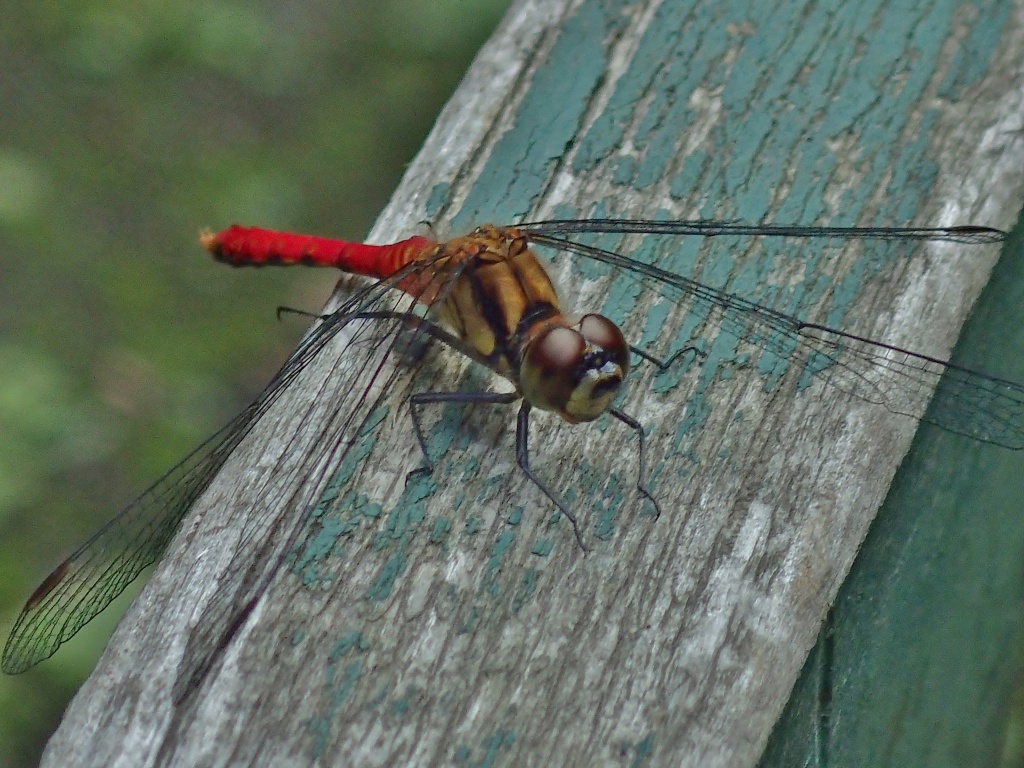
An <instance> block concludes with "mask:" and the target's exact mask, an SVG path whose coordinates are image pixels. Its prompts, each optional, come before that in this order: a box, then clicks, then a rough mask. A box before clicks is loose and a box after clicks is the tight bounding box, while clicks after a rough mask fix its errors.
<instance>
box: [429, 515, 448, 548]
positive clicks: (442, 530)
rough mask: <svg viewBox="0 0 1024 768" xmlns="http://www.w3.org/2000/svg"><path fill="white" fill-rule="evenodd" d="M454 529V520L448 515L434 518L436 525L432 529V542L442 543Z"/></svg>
mask: <svg viewBox="0 0 1024 768" xmlns="http://www.w3.org/2000/svg"><path fill="white" fill-rule="evenodd" d="M451 530H452V521H451V520H449V519H448V518H446V517H438V518H437V519H436V520H434V527H433V528H431V530H430V543H431V544H440V543H442V542H443V541H445V540H446V539H447V538H448V534H449V533H451Z"/></svg>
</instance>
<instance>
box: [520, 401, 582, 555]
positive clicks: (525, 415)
mask: <svg viewBox="0 0 1024 768" xmlns="http://www.w3.org/2000/svg"><path fill="white" fill-rule="evenodd" d="M529 443H530V404H529V403H527V402H526V401H523V404H522V405H521V406H520V407H519V418H518V419H517V420H516V462H517V463H518V464H519V468H520V469H521V470H522V471H523V474H524V475H526V476H527V477H528V478H529V479H530V481H531V482H532V483H533V484H534V485H536V486H537V487H538V488H540V489H541V490H542V491H543V492H544V495H545V496H547V497H548V498H549V499H550V500H551V503H552V504H554V505H555V506H556V507H558V511H559V512H561V513H562V514H563V515H565V519H566V520H568V521H569V523H570V524H571V525H572V532H573V533H574V534H575V536H576V542H577V543H578V544H579V545H580V549H582V550H583V551H584V552H589V551H590V547H588V546H587V544H586V542H584V541H583V535H582V534H581V533H580V526H579V524H578V523H577V522H576V515H574V514H573V513H572V510H571V509H569V505H568V504H566V503H565V500H564V499H562V498H561V497H560V496H559V495H558V494H556V493H555V492H554V491H552V490H551V489H550V488H548V487H547V485H545V484H544V481H543V480H541V479H540V477H538V476H537V474H536V473H535V472H534V471H533V470H532V469H530V445H529Z"/></svg>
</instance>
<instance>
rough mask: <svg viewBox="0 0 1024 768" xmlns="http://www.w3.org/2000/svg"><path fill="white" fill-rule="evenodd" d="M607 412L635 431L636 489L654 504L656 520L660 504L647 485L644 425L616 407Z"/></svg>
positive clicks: (659, 514)
mask: <svg viewBox="0 0 1024 768" xmlns="http://www.w3.org/2000/svg"><path fill="white" fill-rule="evenodd" d="M608 413H610V414H611V415H612V416H614V417H615V418H616V419H618V420H619V421H621V422H622V423H623V424H625V425H626V426H627V427H629V428H630V429H632V430H633V431H634V432H636V436H637V439H638V440H639V441H640V471H639V474H638V475H637V478H636V489H637V490H638V491H639V492H640V494H641V495H642V496H644V497H645V498H646V499H647V500H648V501H650V502H651V504H653V505H654V519H655V520H657V519H658V518H659V517H661V505H660V504H658V500H657V499H656V498H654V494H652V493H651V490H650V489H649V488H648V487H647V438H646V437H645V436H644V425H643V424H641V423H640V422H639V421H637V420H636V419H634V418H633V417H632V416H630V415H629V414H628V413H625V412H624V411H620V410H619V409H618V408H609V409H608Z"/></svg>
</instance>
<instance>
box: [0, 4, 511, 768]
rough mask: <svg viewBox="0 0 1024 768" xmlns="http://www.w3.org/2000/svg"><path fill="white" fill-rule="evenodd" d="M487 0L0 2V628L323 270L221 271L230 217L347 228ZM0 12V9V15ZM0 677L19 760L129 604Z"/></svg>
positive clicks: (381, 195)
mask: <svg viewBox="0 0 1024 768" xmlns="http://www.w3.org/2000/svg"><path fill="white" fill-rule="evenodd" d="M505 5H506V2H505V0H444V1H443V2H442V1H440V0H391V1H389V2H380V3H356V2H341V3H337V2H334V3H325V2H315V0H311V1H310V2H306V3H300V4H294V3H288V4H280V3H269V2H258V3H249V4H242V3H237V2H224V1H221V0H206V1H205V2H199V3H183V2H176V1H171V0H133V2H130V3H129V2H124V0H120V1H118V0H114V1H113V2H111V0H105V1H104V2H99V1H98V0H77V2H70V3H61V4H58V5H51V4H45V3H36V4H30V3H20V4H13V3H0V9H2V12H3V16H4V18H5V23H4V25H2V27H0V63H2V72H0V532H2V537H3V539H2V541H3V545H2V546H0V574H2V577H3V578H2V579H0V618H2V619H3V621H2V625H3V631H4V632H5V633H6V631H7V628H9V626H10V624H11V622H12V621H13V618H14V615H15V614H16V612H17V611H18V609H19V608H20V606H21V603H22V601H23V600H24V598H25V597H26V596H27V595H28V594H29V592H30V591H31V590H32V588H33V586H34V585H35V583H36V582H37V581H38V580H39V579H40V578H41V577H42V576H43V575H45V572H46V570H48V566H52V565H53V564H55V563H56V562H58V561H59V560H60V559H61V558H62V557H63V556H64V555H66V554H67V552H68V551H69V550H70V549H71V548H72V547H73V546H74V545H75V544H77V543H80V542H82V541H84V540H85V538H87V537H88V535H89V534H90V533H91V532H93V531H94V530H95V529H96V528H97V527H98V526H99V525H100V524H102V523H103V522H105V520H106V519H108V518H109V517H111V516H112V515H113V514H114V513H115V512H116V510H117V508H118V506H119V505H120V504H123V503H124V502H125V501H126V500H128V499H130V498H131V497H132V495H133V494H134V493H137V492H138V491H139V490H140V489H142V488H144V487H145V486H146V485H147V484H148V483H149V482H151V481H152V480H154V479H155V478H156V477H157V476H159V475H160V474H161V473H162V472H163V471H165V470H166V469H168V468H169V467H170V466H171V465H173V464H174V463H175V461H176V460H178V459H179V458H181V456H182V455H184V453H186V452H187V450H188V449H189V448H191V447H192V446H194V445H195V444H196V443H197V442H199V441H200V440H201V439H202V438H203V437H204V436H206V435H207V434H209V433H210V432H212V431H213V430H214V429H215V428H216V427H217V426H219V425H220V424H221V423H222V422H224V421H225V420H226V419H227V418H228V417H230V415H231V414H232V413H234V412H235V411H236V410H237V409H238V408H240V407H241V406H242V405H243V404H244V403H245V402H246V401H247V400H248V399H249V398H251V397H252V396H253V395H254V394H255V393H256V392H257V391H258V390H259V388H260V387H261V385H262V383H263V382H265V381H266V379H267V378H268V377H269V376H270V375H271V374H272V372H273V371H274V370H275V369H276V367H277V366H278V365H279V364H280V363H281V362H282V361H283V360H284V359H285V357H286V356H287V354H288V351H289V349H290V348H291V347H292V346H293V345H294V343H295V341H296V340H297V339H298V337H299V335H300V334H301V333H302V331H303V330H304V325H303V324H302V323H299V322H296V321H292V322H287V321H286V322H284V323H278V322H277V321H276V319H275V317H274V308H275V307H276V306H277V305H279V304H288V305H291V306H297V307H306V308H311V309H316V308H318V307H319V306H320V305H321V304H322V303H323V301H324V300H325V299H326V297H327V296H328V294H329V292H330V289H331V287H332V286H333V282H334V278H333V276H332V275H330V274H328V273H316V272H312V271H305V270H262V271H238V272H233V271H229V270H227V269H226V268H225V267H223V266H221V265H217V264H214V263H213V262H212V261H211V260H210V259H208V258H206V257H205V256H204V254H203V252H202V251H201V250H200V249H199V247H198V245H197V244H196V234H197V232H198V230H199V229H200V228H201V227H203V226H210V227H213V228H218V227H222V226H225V225H227V224H229V223H232V222H235V221H239V222H245V223H253V224H260V225H263V226H269V227H276V228H289V229H302V230H309V231H314V232H318V233H323V234H329V235H334V236H340V237H349V238H356V239H358V238H361V237H362V235H363V234H365V232H366V230H367V229H368V227H369V225H370V223H371V222H372V220H373V218H374V216H375V214H376V213H377V212H378V211H379V209H380V208H381V207H382V205H383V203H384V202H385V201H386V199H387V197H388V195H389V193H390V191H391V190H392V189H393V188H394V186H395V184H396V183H397V180H398V178H399V176H400V175H401V172H402V169H403V166H404V164H405V163H407V162H408V161H409V159H410V158H411V157H412V156H413V155H414V154H415V152H416V150H417V148H418V147H419V145H420V143H421V142H422V140H423V137H424V136H425V134H426V132H427V130H429V128H430V125H431V124H432V122H433V119H434V116H435V115H436V114H437V112H438V110H439V108H440V106H441V105H442V104H443V102H444V100H445V99H446V98H447V96H448V95H449V94H450V93H451V91H452V90H453V88H454V86H455V84H456V83H457V82H458V79H459V78H460V76H461V75H462V73H463V72H464V71H465V69H466V67H467V66H468V63H469V60H470V59H471V57H472V56H473V54H474V53H475V52H476V50H477V49H478V48H479V46H480V45H481V44H482V42H483V41H484V40H485V38H486V36H487V35H488V34H489V33H490V32H491V30H492V29H493V27H494V25H495V23H496V22H497V20H498V18H499V17H500V15H501V13H502V11H503V10H504V7H505ZM4 6H6V7H4ZM125 605H126V601H125V600H122V601H120V604H119V605H115V606H113V607H112V608H111V609H110V610H109V611H108V612H107V614H105V615H104V616H102V617H101V618H100V619H98V620H97V621H96V622H94V624H95V626H90V627H88V628H87V629H86V630H85V631H84V632H83V633H82V635H83V636H82V637H81V638H76V640H75V641H72V642H71V643H69V644H68V645H67V646H65V648H64V649H62V651H61V653H59V654H58V655H57V657H55V658H54V659H53V660H51V661H49V662H46V663H44V664H42V665H40V666H39V667H37V668H36V669H34V670H32V671H30V672H28V673H26V674H25V675H21V676H19V677H16V678H3V679H2V680H0V767H2V766H18V765H32V764H35V763H36V761H37V760H38V755H39V752H40V750H41V748H42V745H43V743H44V741H45V739H46V737H47V735H48V734H49V732H50V731H51V730H52V728H53V727H55V725H56V722H57V720H58V719H59V717H60V714H61V713H62V711H63V709H64V707H65V706H66V703H67V700H68V698H69V696H70V695H72V694H73V693H74V691H75V690H76V689H77V687H78V685H79V684H80V682H81V680H82V679H83V678H84V676H85V675H86V674H88V672H89V671H90V669H91V668H92V666H93V664H94V663H95V660H96V658H97V656H98V654H99V652H100V651H101V649H102V647H103V644H104V643H105V641H106V639H107V637H108V636H109V632H110V630H111V628H112V626H113V625H114V623H115V622H116V620H117V618H118V616H119V615H120V612H121V611H123V609H124V607H125Z"/></svg>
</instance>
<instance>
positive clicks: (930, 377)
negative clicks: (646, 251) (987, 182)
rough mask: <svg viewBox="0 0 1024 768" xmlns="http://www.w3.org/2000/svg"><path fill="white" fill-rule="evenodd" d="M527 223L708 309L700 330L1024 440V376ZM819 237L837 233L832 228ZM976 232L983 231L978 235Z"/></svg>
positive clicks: (862, 390)
mask: <svg viewBox="0 0 1024 768" xmlns="http://www.w3.org/2000/svg"><path fill="white" fill-rule="evenodd" d="M654 223H658V222H654ZM683 223H684V224H692V223H689V222H683ZM958 230H966V231H964V232H959V231H958ZM975 230H982V231H980V232H976V231H975ZM608 231H612V232H618V231H633V230H619V229H609V230H608ZM637 231H639V230H637ZM915 231H917V232H920V233H922V234H921V235H920V236H918V237H917V238H916V239H955V240H957V241H962V238H963V237H966V238H967V240H968V241H969V242H972V243H973V242H997V241H998V239H1000V237H1001V235H1002V233H999V231H998V230H987V229H985V228H976V227H970V228H963V227H961V228H953V231H950V230H948V229H943V230H915ZM527 232H528V235H529V237H530V239H531V240H532V241H534V242H535V243H537V244H539V245H544V246H547V247H550V248H554V249H557V250H562V251H570V252H574V253H578V254H581V255H583V256H586V257H589V258H591V259H595V260H597V261H599V262H603V263H605V264H608V265H610V266H611V267H613V268H615V270H616V271H617V273H618V274H621V275H624V276H627V277H628V278H629V279H631V280H639V281H641V282H642V283H644V284H645V285H649V286H651V287H652V288H653V289H654V290H655V291H656V292H658V293H660V294H661V295H663V296H665V297H666V298H669V299H670V300H672V301H673V302H676V303H678V304H680V305H682V306H684V307H686V308H687V310H688V312H689V313H690V315H691V316H697V317H698V318H701V319H699V320H698V321H697V323H696V326H695V334H697V335H702V336H704V335H709V336H710V335H713V334H714V333H715V332H716V331H717V330H722V331H725V332H728V333H729V334H731V335H732V336H734V337H736V338H737V339H738V340H740V341H742V342H750V343H752V344H755V345H756V346H757V347H758V348H759V349H761V350H763V351H767V352H769V353H771V354H774V355H776V356H778V357H779V358H780V359H782V360H784V361H786V362H787V363H796V364H798V365H801V366H803V368H802V371H803V375H805V376H813V377H814V378H816V379H820V380H823V381H826V382H827V383H829V384H830V385H832V386H833V387H836V388H838V389H840V390H842V391H845V392H847V393H849V394H852V395H854V396H856V397H858V398H860V399H862V400H865V401H867V402H871V403H877V404H879V405H881V406H883V407H885V408H886V409H887V410H889V411H890V412H892V413H897V414H902V415H907V416H911V417H914V418H919V419H922V420H924V421H926V422H928V423H931V424H934V425H935V426H938V427H940V428H942V429H945V430H947V431H950V432H954V433H956V434H962V435H966V436H968V437H971V438H974V439H976V440H980V441H982V442H989V443H994V444H997V445H1001V446H1004V447H1008V448H1013V449H1021V448H1024V386H1022V385H1021V384H1018V383H1015V382H1012V381H1007V380H1005V379H1000V378H998V377H994V376H990V375H988V374H985V373H981V372H979V371H974V370H970V369H968V368H964V367H962V366H958V365H955V364H953V363H950V362H947V361H944V360H939V359H936V358H933V357H929V356H927V355H922V354H918V353H916V352H913V351H910V350H906V349H901V348H899V347H896V346H891V345H887V344H883V343H880V342H876V341H873V340H871V339H866V338H863V337H860V336H856V335H853V334H849V333H845V332H843V331H839V330H836V329H833V328H829V327H827V326H824V325H818V324H813V323H806V322H803V321H801V320H799V319H798V318H796V317H793V316H790V315H787V314H785V313H782V312H778V311H775V310H772V309H769V308H767V307H764V306H761V305H759V304H756V303H754V302H751V301H749V300H747V299H744V298H742V297H740V296H736V295H734V294H731V293H727V292H725V291H721V290H718V289H715V288H711V287H710V286H707V285H704V284H702V283H699V282H697V281H695V280H691V279H689V278H686V277H683V276H681V275H678V274H675V273H673V272H670V271H667V270H665V269H662V268H660V267H658V266H655V265H653V264H648V263H646V262H642V261H638V260H636V259H632V258H630V257H627V256H624V255H622V254H619V253H616V252H614V251H610V250H606V249H603V248H598V247H596V246H592V245H587V244H584V243H580V242H575V241H572V240H567V239H565V238H562V237H555V236H551V235H547V234H537V233H534V232H533V231H532V230H529V229H527ZM884 232H888V230H883V233H884ZM666 234H677V233H676V232H673V231H669V232H667V233H666ZM747 234H749V233H747ZM784 234H786V235H789V234H791V233H789V232H786V233H784ZM816 236H834V235H832V234H831V233H830V232H829V233H827V234H824V235H816ZM864 236H865V237H868V236H869V235H864ZM975 237H977V238H979V239H973V238H975ZM929 403H930V407H929Z"/></svg>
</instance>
